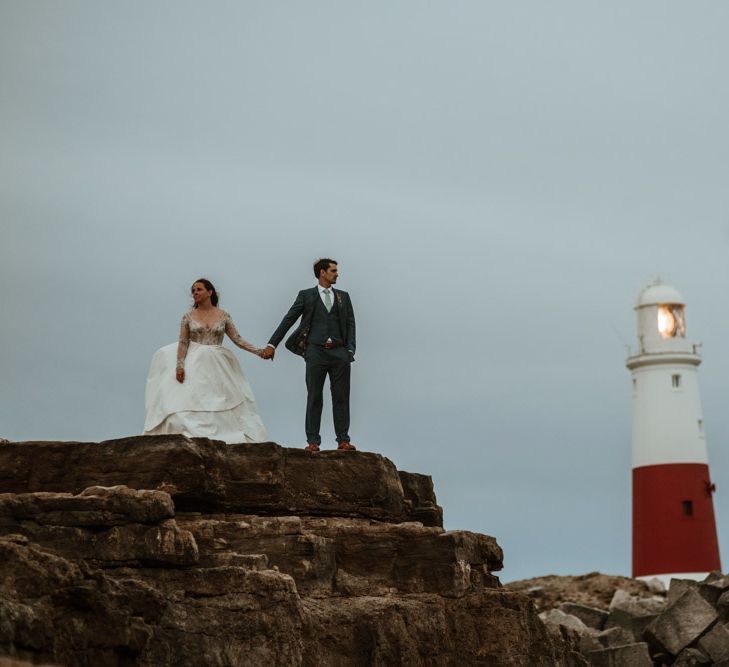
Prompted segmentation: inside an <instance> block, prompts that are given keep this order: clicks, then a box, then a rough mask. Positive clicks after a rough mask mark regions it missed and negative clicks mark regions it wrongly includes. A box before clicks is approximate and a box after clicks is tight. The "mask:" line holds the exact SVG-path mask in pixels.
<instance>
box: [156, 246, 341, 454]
mask: <svg viewBox="0 0 729 667" xmlns="http://www.w3.org/2000/svg"><path fill="white" fill-rule="evenodd" d="M314 275H315V276H316V278H317V281H318V284H317V285H315V286H314V287H312V288H309V289H304V290H301V291H300V292H299V294H298V296H297V297H296V300H295V301H294V303H293V305H292V306H291V308H290V309H289V311H288V313H286V315H285V316H284V318H283V320H281V324H279V325H278V328H277V329H276V331H274V332H273V335H272V336H271V339H270V340H269V341H268V344H267V346H266V347H264V348H257V347H256V346H255V345H252V344H251V343H249V342H248V341H246V340H244V339H243V338H242V337H241V336H240V334H239V333H238V330H237V329H236V327H235V324H233V320H232V319H231V317H230V315H229V314H228V313H227V312H226V311H224V310H222V309H220V308H218V294H217V292H216V291H215V287H214V286H213V284H212V283H211V282H210V281H209V280H207V279H205V278H201V279H199V280H196V281H195V282H194V283H193V284H192V288H191V292H192V299H193V307H192V309H191V310H190V311H188V312H187V313H185V314H184V315H183V316H182V322H181V324H180V338H179V341H178V342H177V343H172V344H170V345H166V346H165V347H162V348H160V349H159V350H157V352H155V354H154V356H153V357H152V363H151V366H150V369H149V376H148V378H147V390H146V396H145V405H146V419H145V423H144V434H145V435H162V434H171V433H180V434H183V435H187V436H189V437H206V438H211V439H214V440H224V441H225V442H227V443H236V442H267V441H268V433H267V432H266V428H265V426H264V425H263V422H262V421H261V417H260V415H259V414H258V408H257V406H256V400H255V398H254V396H253V391H252V390H251V387H250V385H249V384H248V381H247V380H246V378H245V376H244V375H243V371H242V370H241V367H240V364H239V363H238V360H237V359H236V357H235V355H234V354H233V353H232V352H231V351H230V350H228V349H227V348H224V347H222V345H221V343H222V342H223V336H224V335H226V334H227V336H228V337H229V338H230V340H232V341H233V342H234V343H235V344H236V345H237V346H238V347H240V348H242V349H244V350H247V351H248V352H252V353H253V354H256V355H258V356H259V357H261V358H262V359H270V360H273V358H274V355H275V354H276V350H277V347H278V346H279V344H280V343H281V341H282V340H283V338H284V336H285V335H286V333H287V332H288V331H289V329H291V327H292V326H293V325H294V323H295V322H296V321H297V320H298V319H299V318H301V322H300V323H299V326H298V327H297V328H296V330H295V331H294V333H293V334H292V335H291V336H289V338H288V339H287V340H286V343H285V345H286V347H287V348H288V349H289V350H290V351H291V352H294V353H296V354H299V355H301V356H302V357H304V360H305V361H306V389H307V399H306V422H305V428H306V442H307V445H306V448H305V449H306V451H307V452H309V453H315V452H318V451H319V447H320V445H321V435H320V434H319V428H320V424H321V413H322V406H323V391H324V382H325V380H326V378H327V376H329V384H330V388H331V392H332V410H333V413H334V430H335V433H336V436H337V443H338V449H342V450H354V449H355V447H354V445H352V443H351V442H350V440H349V381H350V368H351V366H350V364H351V362H352V361H354V352H355V323H354V310H353V309H352V302H351V301H350V298H349V294H347V293H346V292H342V291H341V290H338V289H337V290H335V289H334V287H333V286H334V284H335V283H336V282H337V277H338V266H337V262H336V261H334V260H333V259H329V258H324V259H320V260H318V261H317V262H316V263H315V264H314Z"/></svg>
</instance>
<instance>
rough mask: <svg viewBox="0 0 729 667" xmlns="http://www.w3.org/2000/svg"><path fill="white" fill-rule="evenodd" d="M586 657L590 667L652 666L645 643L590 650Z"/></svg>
mask: <svg viewBox="0 0 729 667" xmlns="http://www.w3.org/2000/svg"><path fill="white" fill-rule="evenodd" d="M587 659H588V661H589V662H590V665H592V667H653V661H652V660H651V657H650V654H649V653H648V645H647V644H645V643H637V644H626V645H624V646H616V647H614V648H604V649H600V650H599V651H590V652H589V653H588V654H587Z"/></svg>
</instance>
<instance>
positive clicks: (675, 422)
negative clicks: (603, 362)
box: [626, 279, 721, 581]
mask: <svg viewBox="0 0 729 667" xmlns="http://www.w3.org/2000/svg"><path fill="white" fill-rule="evenodd" d="M635 311H636V313H637V320H638V348H637V350H634V351H631V352H632V354H631V356H629V357H628V359H627V361H626V365H627V367H628V368H629V369H630V372H631V374H632V379H633V576H634V577H654V576H657V577H658V578H660V579H661V580H663V581H666V580H668V579H669V578H670V577H671V576H675V577H680V578H684V579H687V578H690V579H703V578H704V577H705V576H706V574H707V573H708V572H710V571H712V570H720V569H721V564H720V561H719V545H718V542H717V537H716V523H715V521H714V505H713V502H712V493H713V492H714V485H713V484H712V483H711V477H710V475H709V460H708V456H707V453H706V438H705V435H704V418H703V415H702V412H701V399H700V397H699V382H698V367H699V364H700V363H701V357H700V356H699V353H698V345H697V344H692V343H690V342H689V341H688V340H687V339H686V318H685V303H684V300H683V299H682V297H681V295H680V294H679V293H678V292H677V291H676V290H675V289H673V288H672V287H669V286H668V285H665V284H663V283H662V282H661V281H660V279H659V280H656V281H655V282H654V283H653V284H652V285H649V286H648V287H646V288H645V289H643V290H642V291H641V293H640V294H639V295H638V302H637V303H636V306H635Z"/></svg>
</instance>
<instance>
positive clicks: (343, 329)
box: [262, 258, 356, 454]
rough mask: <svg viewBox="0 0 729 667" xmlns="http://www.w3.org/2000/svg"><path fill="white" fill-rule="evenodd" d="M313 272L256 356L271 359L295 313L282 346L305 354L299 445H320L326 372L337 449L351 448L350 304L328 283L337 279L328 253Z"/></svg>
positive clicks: (315, 447)
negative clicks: (311, 282)
mask: <svg viewBox="0 0 729 667" xmlns="http://www.w3.org/2000/svg"><path fill="white" fill-rule="evenodd" d="M314 275H315V276H316V278H317V280H318V281H319V284H318V285H316V286H315V287H312V288H310V289H305V290H301V291H300V292H299V294H298V296H297V297H296V301H294V305H293V306H291V308H290V309H289V312H288V313H286V315H285V316H284V318H283V320H281V324H279V325H278V328H277V329H276V331H274V333H273V336H271V340H269V341H268V347H267V348H266V349H265V350H264V351H263V352H262V356H263V358H264V359H273V356H274V354H275V350H276V347H277V346H278V345H279V343H280V342H281V340H282V339H283V337H284V336H285V335H286V332H287V331H288V330H289V329H290V328H291V327H292V325H293V324H294V322H296V320H298V319H299V317H301V322H300V324H299V326H298V328H297V329H296V330H295V331H294V333H293V334H292V335H291V336H289V338H288V339H287V340H286V347H287V348H288V349H289V350H291V351H292V352H294V353H296V354H300V355H302V356H303V357H304V359H305V360H306V390H307V398H306V442H307V445H306V447H305V450H306V451H307V452H309V453H311V454H313V453H315V452H318V451H319V445H321V435H320V434H319V427H320V425H321V411H322V405H323V397H322V394H323V392H324V380H325V379H326V377H327V375H328V376H329V386H330V388H331V390H332V411H333V412H334V431H335V433H336V434H337V442H338V443H339V447H338V448H337V449H343V450H353V449H355V447H354V445H352V443H351V442H350V441H349V377H350V364H351V363H352V362H353V361H354V350H355V346H356V344H355V327H354V310H352V302H351V301H350V299H349V294H347V293H346V292H342V291H341V290H335V289H334V288H333V287H332V286H333V285H334V284H335V283H336V282H337V262H335V261H334V260H333V259H329V258H324V259H320V260H318V261H317V262H316V263H315V264H314Z"/></svg>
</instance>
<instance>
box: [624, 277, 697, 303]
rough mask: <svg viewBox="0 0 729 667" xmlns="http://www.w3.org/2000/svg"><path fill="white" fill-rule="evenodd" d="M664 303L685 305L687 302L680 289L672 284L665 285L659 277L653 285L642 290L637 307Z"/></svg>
mask: <svg viewBox="0 0 729 667" xmlns="http://www.w3.org/2000/svg"><path fill="white" fill-rule="evenodd" d="M663 303H675V304H681V305H685V303H686V302H685V301H684V300H683V297H682V296H681V294H680V293H679V292H678V290H676V289H674V288H673V287H671V286H670V285H665V284H664V283H663V282H662V281H661V279H660V278H657V279H656V280H655V281H654V282H653V284H652V285H648V287H646V288H644V289H643V290H641V292H640V294H639V295H638V301H637V302H636V304H635V307H636V308H642V307H643V306H657V305H660V304H663Z"/></svg>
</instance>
